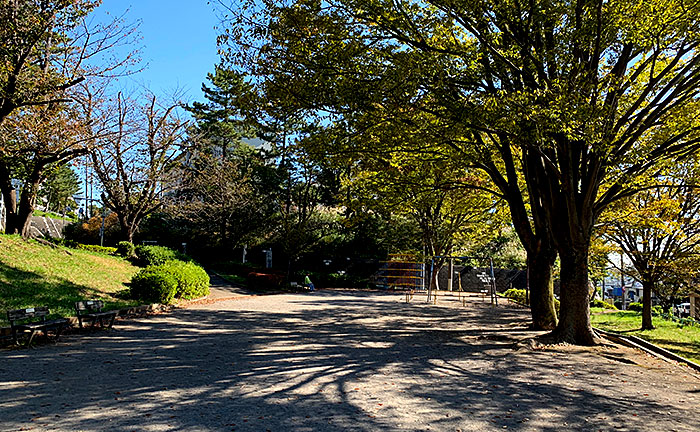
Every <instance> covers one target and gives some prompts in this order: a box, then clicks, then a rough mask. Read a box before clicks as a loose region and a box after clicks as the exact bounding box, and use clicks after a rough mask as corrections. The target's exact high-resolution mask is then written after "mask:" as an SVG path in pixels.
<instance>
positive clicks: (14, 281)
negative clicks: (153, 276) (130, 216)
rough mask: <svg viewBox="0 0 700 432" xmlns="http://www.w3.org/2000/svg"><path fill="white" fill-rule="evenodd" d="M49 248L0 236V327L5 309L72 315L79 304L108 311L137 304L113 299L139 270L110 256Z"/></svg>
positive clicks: (4, 318)
mask: <svg viewBox="0 0 700 432" xmlns="http://www.w3.org/2000/svg"><path fill="white" fill-rule="evenodd" d="M70 253H71V255H69V254H68V253H67V252H66V250H65V249H64V248H57V249H54V248H51V247H49V246H43V245H40V244H39V243H37V242H34V241H25V240H23V239H22V238H21V237H19V236H7V235H0V314H1V315H0V325H7V315H6V314H5V311H6V310H7V309H17V308H23V307H30V306H49V308H50V309H51V312H52V313H57V314H60V315H62V316H73V315H75V312H74V311H73V303H74V302H75V301H77V300H84V299H91V298H101V299H103V300H104V301H105V303H106V305H105V306H106V309H115V308H119V307H124V306H131V305H134V304H136V303H135V302H134V301H131V300H122V299H119V298H117V297H115V294H117V293H118V292H119V291H122V290H124V289H125V288H126V287H125V286H124V282H127V281H129V280H130V279H131V276H132V275H133V274H134V273H136V271H137V270H138V269H137V267H134V266H132V265H131V264H130V263H129V262H127V261H125V260H123V259H121V258H117V257H111V256H108V255H103V254H98V253H94V252H88V251H83V250H76V249H70Z"/></svg>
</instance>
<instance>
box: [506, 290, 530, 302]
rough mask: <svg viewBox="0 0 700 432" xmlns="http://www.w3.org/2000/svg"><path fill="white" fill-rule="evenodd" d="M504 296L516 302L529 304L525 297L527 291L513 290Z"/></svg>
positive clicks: (507, 291)
mask: <svg viewBox="0 0 700 432" xmlns="http://www.w3.org/2000/svg"><path fill="white" fill-rule="evenodd" d="M503 295H504V296H506V297H508V298H509V299H511V300H515V301H516V302H518V303H522V304H528V303H527V297H526V296H525V290H521V289H516V288H511V289H509V290H506V292H504V293H503Z"/></svg>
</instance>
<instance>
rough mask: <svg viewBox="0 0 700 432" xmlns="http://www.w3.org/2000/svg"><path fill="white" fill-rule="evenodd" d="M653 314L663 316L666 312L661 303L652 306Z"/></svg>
mask: <svg viewBox="0 0 700 432" xmlns="http://www.w3.org/2000/svg"><path fill="white" fill-rule="evenodd" d="M651 314H652V315H655V316H661V315H663V314H664V309H663V308H662V307H661V306H659V305H656V306H652V307H651Z"/></svg>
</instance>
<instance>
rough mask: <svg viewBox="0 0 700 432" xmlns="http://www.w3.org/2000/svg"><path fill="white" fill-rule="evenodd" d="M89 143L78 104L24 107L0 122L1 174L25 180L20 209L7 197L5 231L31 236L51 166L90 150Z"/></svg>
mask: <svg viewBox="0 0 700 432" xmlns="http://www.w3.org/2000/svg"><path fill="white" fill-rule="evenodd" d="M89 142H90V133H89V132H88V130H87V128H86V127H85V118H84V117H83V116H82V113H81V112H80V110H78V109H77V107H76V106H75V104H51V105H38V106H32V107H27V108H23V109H21V110H17V111H15V112H14V113H13V114H12V115H11V116H10V117H8V118H7V119H6V121H5V122H4V123H3V124H2V125H0V143H2V149H3V150H2V152H3V156H2V157H1V160H2V162H0V176H5V177H7V178H17V179H21V180H22V181H23V184H22V192H21V199H20V200H19V205H18V206H17V208H14V207H12V205H13V202H12V200H9V202H8V200H5V203H6V205H7V216H6V228H5V230H6V232H8V233H18V234H22V235H24V236H28V235H29V228H30V220H31V216H32V214H33V212H34V208H35V206H36V200H37V197H38V195H39V187H40V186H41V183H42V182H43V181H44V180H45V179H46V176H47V174H48V172H49V171H50V169H51V167H52V166H59V165H61V164H65V163H66V162H68V161H70V160H72V159H74V158H76V157H79V156H81V155H83V154H85V153H87V149H88V143H89ZM4 170H6V171H4ZM11 194H12V192H6V193H5V194H4V195H5V196H10V195H11Z"/></svg>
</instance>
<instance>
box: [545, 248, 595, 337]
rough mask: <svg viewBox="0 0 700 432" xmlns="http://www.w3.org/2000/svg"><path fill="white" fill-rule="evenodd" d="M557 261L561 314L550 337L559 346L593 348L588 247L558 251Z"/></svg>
mask: <svg viewBox="0 0 700 432" xmlns="http://www.w3.org/2000/svg"><path fill="white" fill-rule="evenodd" d="M559 258H560V261H561V310H560V315H559V324H558V325H557V328H556V329H554V332H553V335H554V337H555V339H556V340H557V341H559V342H568V343H572V344H576V345H595V343H596V341H595V335H594V333H593V328H592V327H591V319H590V294H589V285H588V247H587V245H586V246H581V245H578V246H573V245H572V247H570V248H568V250H566V251H564V250H562V249H560V250H559Z"/></svg>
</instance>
